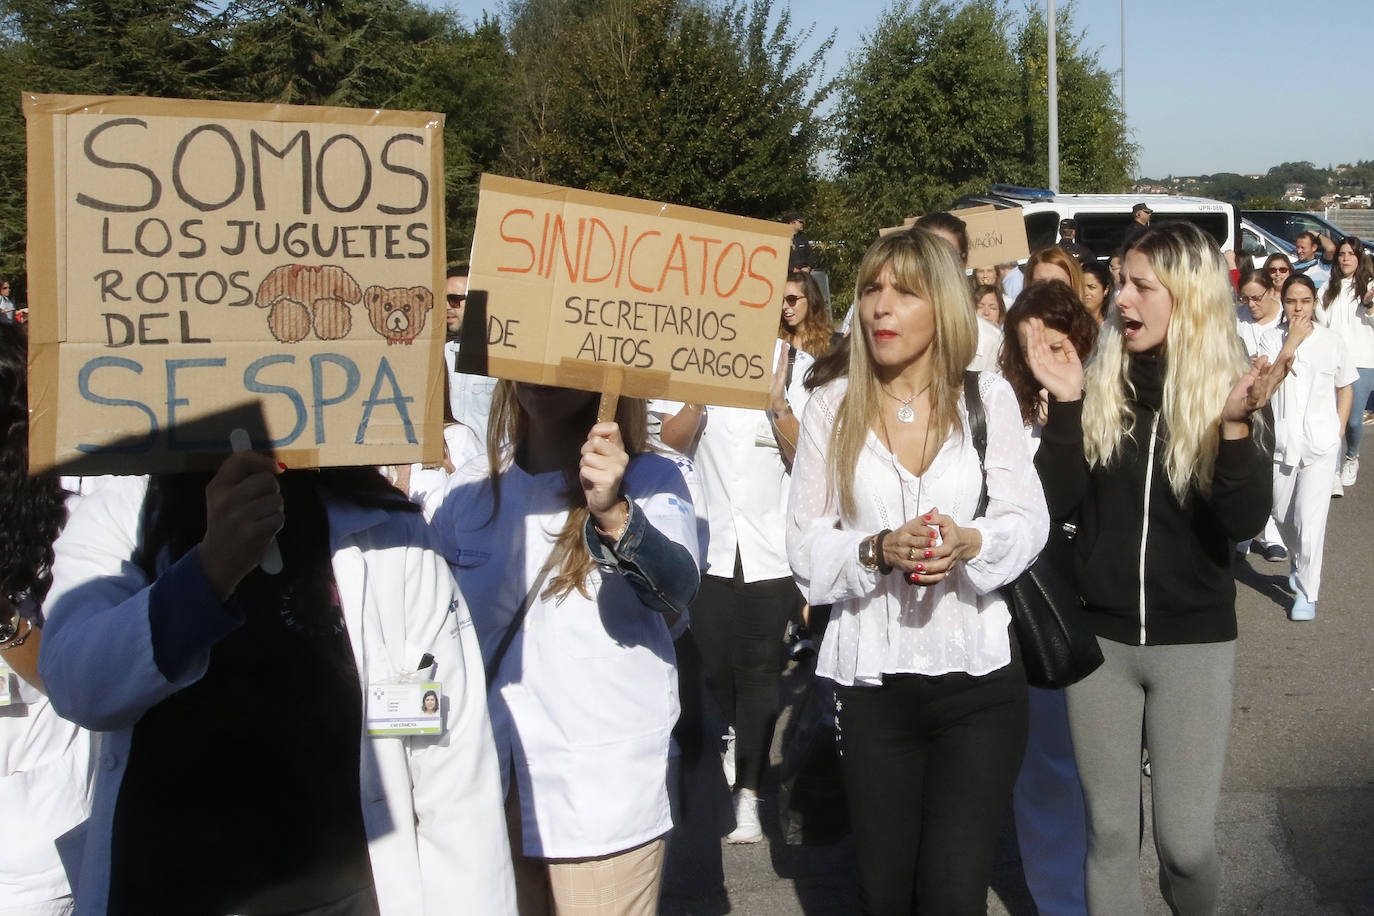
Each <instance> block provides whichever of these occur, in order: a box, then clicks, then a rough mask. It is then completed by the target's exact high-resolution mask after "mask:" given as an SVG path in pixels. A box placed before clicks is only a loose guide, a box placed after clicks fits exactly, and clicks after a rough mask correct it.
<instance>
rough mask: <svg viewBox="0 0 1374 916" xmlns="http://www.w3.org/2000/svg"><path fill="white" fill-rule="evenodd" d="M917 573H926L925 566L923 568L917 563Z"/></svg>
mask: <svg viewBox="0 0 1374 916" xmlns="http://www.w3.org/2000/svg"><path fill="white" fill-rule="evenodd" d="M916 571H917V572H925V571H926V568H925V567H924V566H922V565H921V564H920V563H917V564H916Z"/></svg>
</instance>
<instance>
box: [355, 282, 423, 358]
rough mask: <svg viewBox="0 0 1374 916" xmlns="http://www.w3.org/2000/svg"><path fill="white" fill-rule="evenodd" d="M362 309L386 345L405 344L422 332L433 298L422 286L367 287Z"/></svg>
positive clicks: (412, 340)
mask: <svg viewBox="0 0 1374 916" xmlns="http://www.w3.org/2000/svg"><path fill="white" fill-rule="evenodd" d="M363 307H364V308H366V309H367V316H368V318H370V319H372V326H373V327H374V328H376V329H377V333H378V334H381V335H382V336H383V337H385V338H386V342H387V343H388V344H395V343H403V344H408V343H412V342H414V340H415V338H416V337H418V336H420V332H421V331H423V330H424V329H425V315H427V314H429V310H430V309H432V308H434V294H433V293H432V292H430V291H429V290H428V289H426V288H425V287H423V286H412V287H410V288H409V289H404V288H401V287H397V288H395V289H387V288H386V287H383V286H369V287H368V288H367V292H365V293H363Z"/></svg>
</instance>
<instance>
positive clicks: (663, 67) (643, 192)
mask: <svg viewBox="0 0 1374 916" xmlns="http://www.w3.org/2000/svg"><path fill="white" fill-rule="evenodd" d="M809 37H810V31H809V30H803V31H802V32H800V33H799V34H794V33H793V28H792V24H791V19H790V16H789V14H788V13H787V11H786V10H785V9H784V10H783V11H782V12H781V13H779V14H778V15H777V17H776V19H774V17H773V10H772V0H753V2H752V3H751V4H750V5H748V6H744V5H740V4H733V5H729V6H725V7H719V8H718V7H714V6H708V5H706V4H705V3H702V2H697V0H520V2H518V3H517V4H516V5H515V6H514V8H513V10H512V24H511V30H510V40H511V44H512V47H513V49H514V53H515V62H516V71H517V73H516V86H517V92H518V93H519V98H520V111H519V114H518V116H517V121H516V125H515V132H514V135H513V138H512V147H511V149H510V152H509V155H508V157H507V163H508V165H509V167H510V169H511V171H513V172H514V173H515V174H518V175H521V176H523V177H527V178H532V179H536V180H540V181H549V182H553V183H556V184H564V185H570V186H573V187H579V188H586V189H589V190H596V191H604V192H608V193H614V194H626V195H631V196H635V197H646V198H652V199H656V200H664V201H668V202H671V203H678V204H688V205H692V206H698V207H704V208H707V209H711V210H720V211H725V212H730V213H738V214H744V215H749V216H757V217H764V218H772V219H775V218H777V217H778V216H779V215H780V214H781V213H782V212H783V211H784V210H787V209H790V208H794V207H798V206H800V205H802V204H804V203H805V202H806V201H807V200H808V199H809V197H810V195H811V193H812V188H813V183H814V165H813V160H814V157H815V155H816V153H817V151H818V149H819V146H820V140H821V133H820V124H819V122H818V121H817V119H816V117H815V114H814V109H815V108H816V106H817V105H819V104H820V102H821V101H822V100H823V98H824V97H825V94H826V92H827V91H828V87H827V86H826V85H824V84H822V85H821V86H820V87H819V88H815V89H813V88H811V87H812V86H813V84H814V83H816V82H818V81H819V80H820V76H821V61H822V59H823V55H824V53H825V51H826V50H827V49H828V48H829V46H830V41H829V40H826V41H824V42H822V43H821V45H820V46H819V48H817V49H816V50H815V51H814V52H811V53H810V54H806V53H805V52H804V51H803V49H802V44H803V43H805V42H806V40H807V39H809Z"/></svg>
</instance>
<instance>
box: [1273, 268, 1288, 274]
mask: <svg viewBox="0 0 1374 916" xmlns="http://www.w3.org/2000/svg"><path fill="white" fill-rule="evenodd" d="M1269 272H1270V273H1271V274H1286V273H1288V268H1287V267H1271V268H1269Z"/></svg>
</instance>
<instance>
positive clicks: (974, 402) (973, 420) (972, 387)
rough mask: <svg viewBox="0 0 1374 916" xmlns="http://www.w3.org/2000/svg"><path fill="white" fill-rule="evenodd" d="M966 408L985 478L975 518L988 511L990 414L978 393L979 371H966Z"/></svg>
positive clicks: (982, 474)
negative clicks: (987, 465)
mask: <svg viewBox="0 0 1374 916" xmlns="http://www.w3.org/2000/svg"><path fill="white" fill-rule="evenodd" d="M964 409H965V410H966V411H968V428H969V433H970V434H971V435H972V436H973V448H974V449H975V450H976V451H977V452H978V470H979V472H980V473H981V476H982V479H983V482H982V484H981V485H980V486H979V489H978V509H977V511H975V512H974V513H973V517H974V518H979V517H981V516H982V515H984V514H985V513H986V512H987V511H988V474H987V468H986V462H987V456H988V415H987V412H986V411H984V410H983V398H982V396H981V395H980V394H979V393H978V373H977V372H965V373H964Z"/></svg>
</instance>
